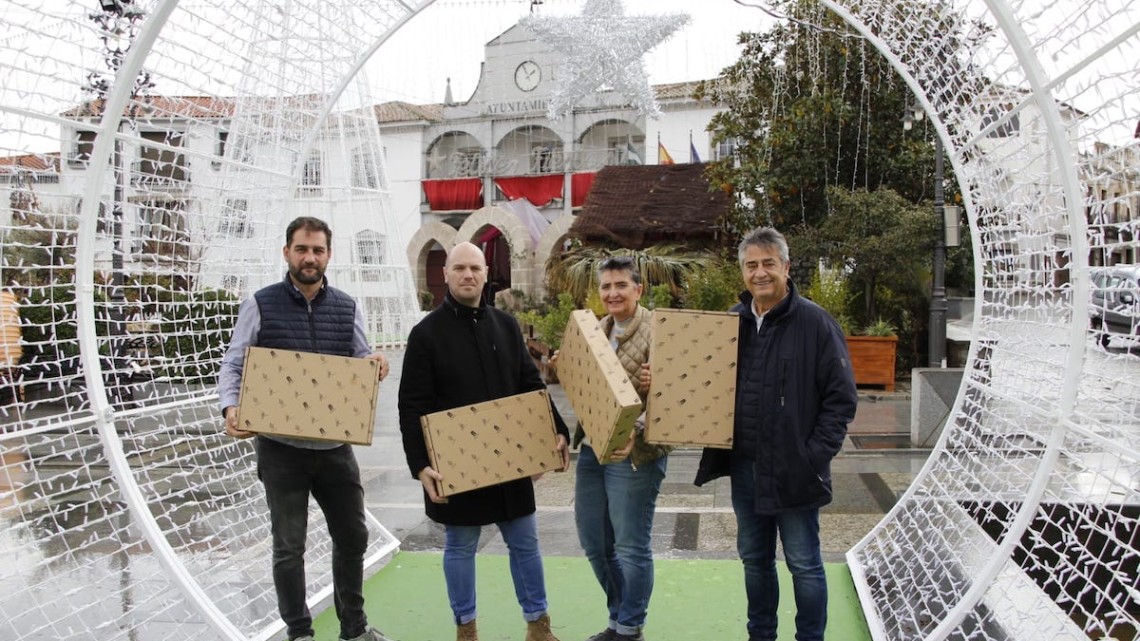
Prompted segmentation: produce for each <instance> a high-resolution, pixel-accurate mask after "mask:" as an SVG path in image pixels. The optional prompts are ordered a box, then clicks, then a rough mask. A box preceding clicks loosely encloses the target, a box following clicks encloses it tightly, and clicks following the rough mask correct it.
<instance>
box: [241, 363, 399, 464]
mask: <svg viewBox="0 0 1140 641" xmlns="http://www.w3.org/2000/svg"><path fill="white" fill-rule="evenodd" d="M379 370H380V363H378V362H377V361H374V360H370V359H367V358H352V357H349V356H334V355H331V354H313V353H310V352H294V351H291V350H287V349H271V348H267V347H250V348H249V349H247V350H246V353H245V369H244V370H243V372H242V376H241V397H240V400H239V401H238V427H240V428H241V429H243V430H249V431H251V432H258V433H261V434H276V435H278V436H289V437H293V438H308V439H313V440H318V441H336V442H339V443H355V444H357V445H371V444H372V429H373V424H374V423H375V419H376V392H377V391H378V390H379V388H380V379H379V376H378V374H379Z"/></svg>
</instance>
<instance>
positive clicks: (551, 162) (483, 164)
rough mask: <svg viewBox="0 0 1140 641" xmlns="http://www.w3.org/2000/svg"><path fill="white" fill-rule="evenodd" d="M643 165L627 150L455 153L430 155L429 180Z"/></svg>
mask: <svg viewBox="0 0 1140 641" xmlns="http://www.w3.org/2000/svg"><path fill="white" fill-rule="evenodd" d="M627 164H642V163H641V162H638V160H637V159H636V158H634V157H632V156H631V154H630V153H629V152H628V151H627V150H625V149H579V150H576V151H572V152H566V151H565V150H563V149H550V150H535V151H532V152H531V153H529V154H517V153H515V154H512V153H507V152H502V151H484V152H475V153H472V152H460V151H456V152H452V153H450V154H447V155H445V156H443V157H442V158H440V157H438V156H436V157H431V156H429V157H428V159H427V166H428V172H427V178H429V179H430V178H474V177H479V178H482V177H486V176H490V177H496V176H526V175H537V174H560V173H579V172H589V171H597V170H599V169H601V168H602V167H605V166H607V165H627Z"/></svg>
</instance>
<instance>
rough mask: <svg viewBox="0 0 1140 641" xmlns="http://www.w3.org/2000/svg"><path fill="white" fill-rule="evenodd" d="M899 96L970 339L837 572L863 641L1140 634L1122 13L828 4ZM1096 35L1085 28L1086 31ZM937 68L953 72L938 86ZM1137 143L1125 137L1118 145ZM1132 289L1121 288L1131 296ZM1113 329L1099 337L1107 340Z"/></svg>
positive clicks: (1130, 79)
mask: <svg viewBox="0 0 1140 641" xmlns="http://www.w3.org/2000/svg"><path fill="white" fill-rule="evenodd" d="M825 4H827V6H828V7H829V8H831V9H832V10H834V11H836V12H838V13H839V14H840V15H842V16H844V18H845V19H846V20H847V21H848V22H849V23H850V24H851V25H853V26H854V27H855V28H856V29H857V30H859V31H860V32H861V33H862V34H863V36H864V37H865V38H867V39H868V40H869V41H871V42H872V43H874V44H875V46H876V48H878V49H879V51H880V52H882V53H883V55H885V56H886V57H887V58H888V59H889V60H890V61H891V63H892V64H893V65H894V66H895V67H896V69H897V70H899V71H900V72H901V73H902V74H903V75H904V77H905V78H906V81H907V83H908V84H909V85H910V86H911V88H912V90H913V91H914V92H915V94H916V95H917V96H919V98H920V100H921V104H922V107H923V109H924V110H925V112H926V113H927V114H929V115H931V116H932V121H933V125H934V126H935V127H936V129H937V131H938V134H939V135H940V137H941V138H942V140H943V141H944V144H945V147H946V150H947V154H948V157H949V159H950V161H951V163H952V166H953V168H954V172H955V174H956V175H957V177H958V180H959V186H960V187H961V189H962V194H963V199H964V204H965V207H966V210H967V213H968V216H969V223H970V231H971V235H972V240H973V247H974V259H975V270H976V292H977V299H976V306H975V311H974V318H975V322H974V327H973V331H972V342H971V347H970V352H969V362H968V364H967V367H966V370H965V374H964V379H963V384H962V387H961V389H960V391H959V394H958V397H957V399H956V401H955V403H954V406H953V408H952V410H951V413H950V415H949V417H948V419H947V421H946V425H945V429H944V430H943V433H942V437H941V439H940V440H939V442H938V444H937V446H936V447H935V448H934V450H933V452H932V454H931V456H930V458H929V459H928V461H927V463H926V464H925V466H924V467H923V469H922V470H921V472H920V473H919V474H918V475H917V477H916V479H915V480H914V482H913V484H912V485H911V487H910V488H909V489H908V490H907V492H906V493H905V495H904V496H902V497H901V498H900V500H899V501H898V503H897V504H896V506H895V508H894V509H892V510H891V512H890V513H889V514H888V515H887V517H886V518H885V519H884V520H883V521H882V522H881V523H880V524H879V525H878V526H877V527H876V528H874V530H873V531H872V532H871V533H869V534H868V535H867V537H866V538H864V539H863V540H862V541H861V542H859V543H858V544H857V545H856V546H855V547H854V548H853V549H852V550H851V551H850V552H849V553H848V555H847V558H848V562H849V565H850V567H851V570H852V574H853V576H854V578H855V583H856V587H857V589H858V592H859V595H860V598H861V600H862V602H863V606H864V612H865V613H866V616H867V620H868V623H869V625H870V628H871V630H872V633H873V635H874V636H875V638H876V639H932V640H941V639H1133V638H1137V634H1138V621H1140V591H1138V589H1137V585H1138V582H1140V538H1138V537H1140V535H1138V531H1140V528H1138V527H1137V526H1138V520H1140V360H1138V351H1140V350H1138V348H1140V344H1138V343H1137V336H1136V329H1137V320H1138V319H1140V314H1137V309H1140V308H1137V307H1136V306H1135V304H1132V305H1131V306H1129V304H1127V303H1124V302H1123V301H1122V300H1121V299H1120V294H1122V293H1125V292H1127V291H1135V289H1136V285H1135V283H1136V281H1135V279H1133V280H1132V281H1131V283H1132V284H1131V285H1128V284H1127V282H1125V283H1122V284H1113V285H1112V286H1111V287H1112V291H1110V292H1109V295H1108V297H1107V299H1106V300H1108V301H1110V302H1105V303H1101V302H1099V299H1098V303H1097V304H1098V305H1103V306H1104V307H1105V308H1108V307H1113V308H1114V311H1116V312H1118V313H1120V314H1122V315H1124V316H1125V317H1126V318H1127V317H1129V316H1130V321H1126V323H1127V325H1128V328H1127V330H1126V331H1129V332H1130V333H1131V334H1132V335H1131V336H1130V337H1129V336H1127V335H1124V334H1121V333H1105V331H1104V328H1102V327H1100V326H1095V325H1094V324H1092V323H1090V318H1093V317H1098V316H1099V315H1101V314H1102V313H1103V312H1105V311H1109V310H1108V309H1100V310H1098V309H1093V308H1092V302H1091V300H1092V299H1091V298H1090V289H1091V288H1090V275H1091V273H1092V272H1091V270H1090V265H1094V264H1095V265H1110V264H1116V263H1135V262H1137V251H1138V249H1140V243H1138V241H1137V232H1138V231H1140V184H1138V183H1137V178H1138V177H1140V176H1138V173H1137V172H1138V171H1140V163H1138V160H1137V151H1138V150H1140V148H1138V144H1140V141H1137V140H1136V139H1135V138H1134V136H1140V130H1137V129H1136V127H1137V125H1138V122H1137V121H1138V113H1137V112H1136V111H1135V108H1134V107H1129V106H1128V105H1134V104H1135V103H1136V101H1137V98H1138V96H1137V93H1138V91H1140V86H1138V85H1137V82H1136V80H1137V79H1138V76H1137V69H1136V65H1135V62H1134V61H1135V59H1136V50H1137V47H1138V45H1140V8H1138V7H1136V6H1134V5H1133V6H1129V4H1128V3H1116V2H1093V3H1075V2H1049V3H1036V2H1007V1H999V0H986V1H984V2H938V3H930V4H925V3H891V2H859V3H855V2H826V3H825ZM1094 25H1095V27H1094ZM947 69H952V70H954V72H953V73H952V74H947V73H946V70H947ZM1134 132H1135V134H1134ZM1130 288H1131V289H1130ZM1119 331H1120V330H1117V332H1119Z"/></svg>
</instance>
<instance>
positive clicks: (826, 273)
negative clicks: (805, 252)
mask: <svg viewBox="0 0 1140 641" xmlns="http://www.w3.org/2000/svg"><path fill="white" fill-rule="evenodd" d="M804 297H805V298H809V299H811V300H812V301H813V302H814V303H815V304H816V305H819V306H820V307H822V308H823V309H824V310H825V311H827V313H828V314H831V317H832V318H834V319H835V322H837V323H839V327H840V329H842V330H843V333H844V334H847V335H852V334H854V333H855V322H854V321H853V320H852V318H851V314H850V312H849V311H848V306H849V305H850V304H851V300H852V297H851V294H850V293H849V292H848V291H847V279H846V278H844V276H843V273H842V272H840V271H839V270H837V269H827V268H824V267H821V268H820V269H817V270H816V272H815V274H812V277H811V284H810V285H808V288H807V290H805V291H804Z"/></svg>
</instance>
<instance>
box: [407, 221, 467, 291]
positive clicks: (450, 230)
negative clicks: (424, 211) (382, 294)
mask: <svg viewBox="0 0 1140 641" xmlns="http://www.w3.org/2000/svg"><path fill="white" fill-rule="evenodd" d="M455 233H456V232H455V228H454V227H452V226H451V225H448V224H447V223H439V222H431V223H424V224H423V225H422V226H421V227H420V228H419V229H417V230H416V233H415V234H412V239H411V240H410V241H408V267H410V268H411V270H412V276H413V278H414V279H415V284H416V291H422V290H424V289H427V282H428V281H427V255H428V252H430V251H431V248H432V247H434V246H435V244H436V243H439V244H440V245H441V246H442V247H443V250H444V251H451V248H452V247H455V243H456V240H455Z"/></svg>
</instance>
